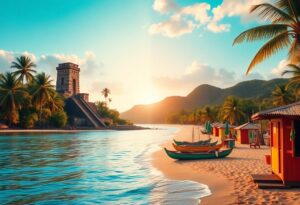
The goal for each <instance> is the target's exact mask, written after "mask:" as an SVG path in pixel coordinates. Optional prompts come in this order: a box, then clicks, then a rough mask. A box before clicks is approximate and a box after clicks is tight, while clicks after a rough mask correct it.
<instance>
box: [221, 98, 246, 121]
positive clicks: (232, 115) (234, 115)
mask: <svg viewBox="0 0 300 205" xmlns="http://www.w3.org/2000/svg"><path fill="white" fill-rule="evenodd" d="M221 112H223V120H224V121H229V123H230V124H237V123H238V122H239V121H240V120H241V119H242V118H243V117H244V116H245V113H244V112H243V109H242V106H241V101H240V100H239V99H238V98H236V97H234V96H228V97H227V98H226V100H225V102H224V104H223V108H222V111H221Z"/></svg>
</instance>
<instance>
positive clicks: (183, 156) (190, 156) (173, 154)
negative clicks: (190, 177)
mask: <svg viewBox="0 0 300 205" xmlns="http://www.w3.org/2000/svg"><path fill="white" fill-rule="evenodd" d="M164 149H165V152H166V153H167V155H168V156H169V157H170V158H173V159H179V160H196V159H217V158H224V157H227V156H228V155H229V154H230V153H231V152H232V150H233V149H232V148H231V149H226V150H221V151H218V152H205V153H181V152H177V151H170V150H167V149H166V148H164Z"/></svg>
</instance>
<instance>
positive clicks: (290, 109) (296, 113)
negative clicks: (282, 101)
mask: <svg viewBox="0 0 300 205" xmlns="http://www.w3.org/2000/svg"><path fill="white" fill-rule="evenodd" d="M274 118H290V119H300V101H299V102H295V103H293V104H289V105H285V106H281V107H276V108H273V109H269V110H264V111H261V112H258V113H255V114H254V115H252V117H251V119H252V120H263V119H274Z"/></svg>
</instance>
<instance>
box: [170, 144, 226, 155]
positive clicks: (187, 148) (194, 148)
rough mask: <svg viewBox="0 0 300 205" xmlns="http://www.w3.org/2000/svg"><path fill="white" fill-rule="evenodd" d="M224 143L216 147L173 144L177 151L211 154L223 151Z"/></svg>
mask: <svg viewBox="0 0 300 205" xmlns="http://www.w3.org/2000/svg"><path fill="white" fill-rule="evenodd" d="M222 146H223V143H221V144H218V145H215V146H197V145H176V144H173V147H174V149H175V150H177V151H179V152H184V153H189V152H192V153H194V152H209V151H215V150H219V149H221V148H222Z"/></svg>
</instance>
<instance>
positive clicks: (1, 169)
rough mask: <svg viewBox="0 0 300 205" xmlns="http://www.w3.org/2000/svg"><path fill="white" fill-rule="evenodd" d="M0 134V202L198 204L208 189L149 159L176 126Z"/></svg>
mask: <svg viewBox="0 0 300 205" xmlns="http://www.w3.org/2000/svg"><path fill="white" fill-rule="evenodd" d="M156 128H159V129H150V130H136V131H95V132H79V133H69V134H66V133H59V134H45V133H43V134H38V133H18V134H10V135H3V134H1V135H0V204H197V203H198V202H199V200H198V199H199V198H201V197H204V196H207V195H209V194H210V191H209V189H208V187H207V186H206V185H202V184H199V183H196V182H192V181H176V180H169V179H166V178H165V177H164V176H163V175H162V173H160V172H159V171H157V170H155V169H154V168H153V167H152V165H151V153H153V152H154V151H155V150H157V149H159V144H161V143H162V142H163V141H165V140H166V139H168V138H170V136H171V135H172V134H173V133H174V132H176V131H177V129H176V128H172V127H167V126H156Z"/></svg>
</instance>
